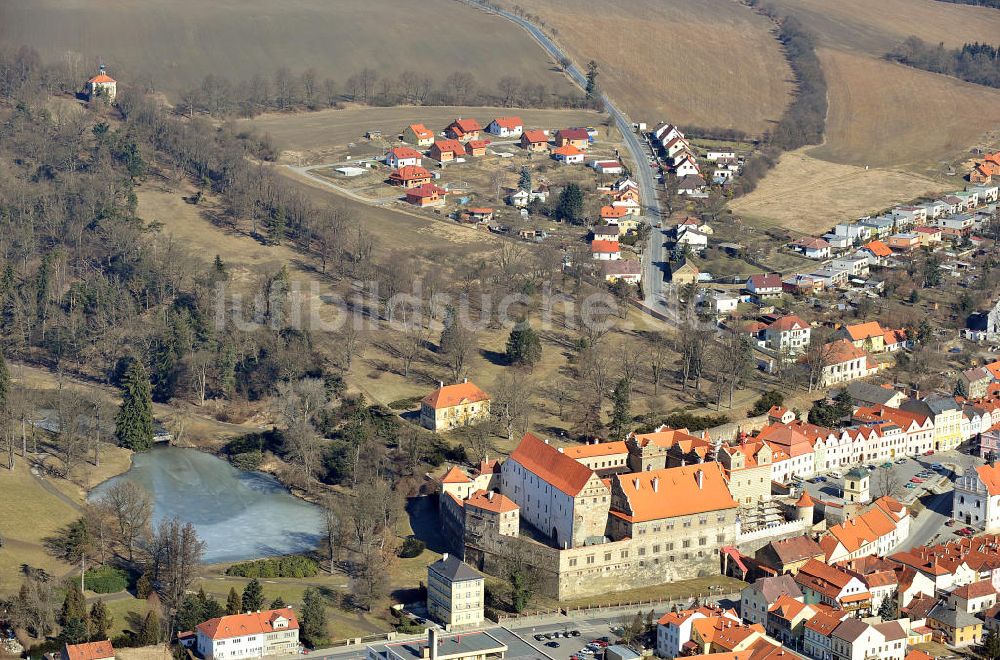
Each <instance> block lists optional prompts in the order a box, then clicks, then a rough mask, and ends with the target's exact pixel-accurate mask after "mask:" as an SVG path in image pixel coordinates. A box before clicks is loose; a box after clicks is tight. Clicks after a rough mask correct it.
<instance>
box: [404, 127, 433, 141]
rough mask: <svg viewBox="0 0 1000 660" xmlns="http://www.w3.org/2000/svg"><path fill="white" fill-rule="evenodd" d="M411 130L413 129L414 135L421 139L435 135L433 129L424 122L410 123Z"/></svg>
mask: <svg viewBox="0 0 1000 660" xmlns="http://www.w3.org/2000/svg"><path fill="white" fill-rule="evenodd" d="M410 130H411V131H413V134H414V135H416V136H417V137H418V138H421V139H423V138H429V137H434V133H432V132H431V130H430V129H429V128H427V127H426V126H424V125H423V124H410Z"/></svg>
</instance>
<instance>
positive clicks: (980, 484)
mask: <svg viewBox="0 0 1000 660" xmlns="http://www.w3.org/2000/svg"><path fill="white" fill-rule="evenodd" d="M951 517H952V518H954V519H955V520H959V521H961V522H963V523H965V524H966V525H972V526H974V527H976V528H977V529H981V530H983V531H985V532H989V533H993V532H997V531H1000V466H997V465H990V464H987V465H980V466H977V467H976V469H975V470H968V471H966V473H965V474H963V475H962V476H960V477H955V491H954V493H953V494H952V513H951Z"/></svg>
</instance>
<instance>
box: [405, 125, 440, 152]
mask: <svg viewBox="0 0 1000 660" xmlns="http://www.w3.org/2000/svg"><path fill="white" fill-rule="evenodd" d="M403 141H404V142H409V143H410V144H415V145H417V146H418V147H429V146H431V145H432V144H434V132H433V131H431V130H430V129H429V128H427V127H426V126H424V125H423V124H410V125H409V126H407V127H406V128H404V129H403Z"/></svg>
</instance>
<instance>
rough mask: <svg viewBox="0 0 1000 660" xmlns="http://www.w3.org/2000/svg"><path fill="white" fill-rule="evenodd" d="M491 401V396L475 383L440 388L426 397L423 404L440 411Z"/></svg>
mask: <svg viewBox="0 0 1000 660" xmlns="http://www.w3.org/2000/svg"><path fill="white" fill-rule="evenodd" d="M489 399H490V395H489V394H487V393H486V392H484V391H482V390H481V389H479V388H478V387H477V386H476V385H475V384H474V383H469V382H465V383H456V384H455V385H445V386H444V387H439V388H438V389H436V390H434V391H433V392H431V393H430V394H428V395H427V396H425V397H424V398H423V400H422V401H421V403H426V404H427V405H428V406H430V407H431V408H433V409H435V410H439V409H441V408H453V407H455V406H458V405H464V404H467V403H477V402H479V401H489Z"/></svg>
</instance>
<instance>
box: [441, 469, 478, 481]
mask: <svg viewBox="0 0 1000 660" xmlns="http://www.w3.org/2000/svg"><path fill="white" fill-rule="evenodd" d="M441 483H443V484H468V483H472V479H469V476H468V475H467V474H465V472H463V471H462V469H461V468H460V467H458V466H457V465H452V466H451V469H450V470H448V471H447V472H445V475H444V476H443V477H441Z"/></svg>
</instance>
